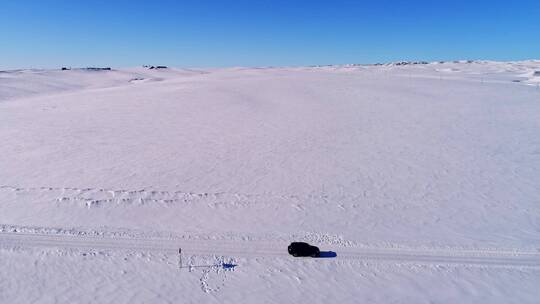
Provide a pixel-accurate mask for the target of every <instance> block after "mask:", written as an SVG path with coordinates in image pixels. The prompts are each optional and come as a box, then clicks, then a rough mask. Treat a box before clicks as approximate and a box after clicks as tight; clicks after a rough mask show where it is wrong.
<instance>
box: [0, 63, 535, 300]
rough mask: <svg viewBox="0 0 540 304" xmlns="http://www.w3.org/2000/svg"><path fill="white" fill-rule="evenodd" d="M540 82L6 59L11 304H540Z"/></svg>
mask: <svg viewBox="0 0 540 304" xmlns="http://www.w3.org/2000/svg"><path fill="white" fill-rule="evenodd" d="M539 74H540V61H524V62H488V61H476V62H448V63H428V64H423V63H421V64H390V65H375V66H367V65H347V66H322V67H295V68H231V69H211V70H210V69H209V70H198V69H197V70H188V69H163V70H148V69H143V68H133V69H120V70H112V71H89V70H84V69H74V70H68V71H59V70H57V71H53V70H20V71H3V72H0V155H1V156H2V157H0V269H2V271H0V302H1V303H4V302H5V303H16V302H19V303H27V302H38V303H55V302H62V303H72V302H83V303H91V302H99V303H149V302H151V303H179V302H180V303H239V302H244V303H273V302H282V303H291V302H297V303H328V302H333V303H536V302H537V300H538V297H539V296H540V292H539V291H538V287H537V286H538V285H539V284H540V228H539V227H540V188H539V185H540V173H539V172H540V139H539V138H540V137H539V134H540V89H539V88H538V84H539V83H540V82H539V79H540V76H539ZM294 240H302V241H308V242H310V243H312V244H314V245H317V246H319V247H320V248H321V250H323V251H327V252H330V251H331V252H335V253H336V254H337V256H336V257H330V255H329V257H328V258H318V259H298V258H297V259H295V258H292V257H290V256H288V254H287V251H286V247H287V245H288V243H290V242H291V241H294ZM179 248H181V249H182V261H181V263H182V265H179V263H180V260H179V259H180V256H179V254H178V249H179ZM224 263H225V264H226V265H229V266H230V265H233V266H231V267H229V266H227V267H223V265H224ZM180 266H181V267H180Z"/></svg>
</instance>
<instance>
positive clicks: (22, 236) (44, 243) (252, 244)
mask: <svg viewBox="0 0 540 304" xmlns="http://www.w3.org/2000/svg"><path fill="white" fill-rule="evenodd" d="M287 245H288V244H287V243H286V242H275V241H272V242H262V241H228V240H168V239H156V238H104V237H91V236H68V235H50V234H37V233H36V234H34V233H0V247H3V248H6V247H7V248H18V247H30V248H65V249H80V250H84V249H92V250H112V251H138V252H160V253H167V254H177V252H178V248H179V247H182V252H183V253H185V254H187V255H219V256H224V255H226V256H239V257H247V258H257V257H270V258H291V259H292V257H290V256H289V254H288V253H287V251H286V247H287ZM321 249H322V250H323V251H324V250H327V249H331V250H334V251H336V253H337V259H340V260H341V259H343V260H357V261H362V260H363V261H370V262H386V263H395V264H403V263H413V264H429V265H449V264H451V265H464V266H484V267H513V268H518V267H534V268H540V253H537V252H522V251H480V250H478V251H476V250H442V249H440V250H428V249H389V248H363V247H347V248H344V247H337V248H321Z"/></svg>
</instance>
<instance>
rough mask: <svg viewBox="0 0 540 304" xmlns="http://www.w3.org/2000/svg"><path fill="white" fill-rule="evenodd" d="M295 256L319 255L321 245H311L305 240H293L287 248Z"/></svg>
mask: <svg viewBox="0 0 540 304" xmlns="http://www.w3.org/2000/svg"><path fill="white" fill-rule="evenodd" d="M287 249H288V250H289V254H290V255H292V256H293V257H312V258H315V257H318V256H319V254H320V253H321V251H320V250H319V247H315V246H311V245H310V244H308V243H304V242H293V243H291V244H290V245H289V247H288V248H287Z"/></svg>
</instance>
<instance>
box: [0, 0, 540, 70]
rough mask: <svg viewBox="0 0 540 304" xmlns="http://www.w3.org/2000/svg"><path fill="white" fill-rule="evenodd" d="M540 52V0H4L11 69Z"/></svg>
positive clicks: (4, 61) (1, 38)
mask: <svg viewBox="0 0 540 304" xmlns="http://www.w3.org/2000/svg"><path fill="white" fill-rule="evenodd" d="M531 58H536V59H540V0H524V1H519V0H506V1H498V0H491V1H487V0H486V1H484V0H476V1H475V0H470V1H462V0H446V1H443V0H440V1H438V0H433V1H419V0H418V1H415V0H409V1H405V0H404V1H397V0H395V1H390V0H386V1H385V0H382V1H381V0H379V1H375V0H373V1H361V0H357V1H339V0H336V1H331V0H327V1H317V0H311V1H308V0H305V1H304V0H288V1H281V0H274V1H262V0H251V1H233V0H230V1H225V0H223V1H205V0H200V1H180V0H178V1H172V0H146V1H136V0H129V1H128V0H109V1H107V0H33V1H31V0H1V1H0V69H8V68H29V67H44V68H54V67H59V66H74V67H75V66H112V67H121V66H138V65H142V64H164V65H171V66H180V67H182V66H183V67H221V66H270V65H272V66H285V65H313V64H344V63H374V62H388V61H395V60H428V61H431V60H453V59H492V60H520V59H531Z"/></svg>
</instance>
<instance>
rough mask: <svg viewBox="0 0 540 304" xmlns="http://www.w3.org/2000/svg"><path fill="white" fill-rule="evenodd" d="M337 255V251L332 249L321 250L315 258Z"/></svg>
mask: <svg viewBox="0 0 540 304" xmlns="http://www.w3.org/2000/svg"><path fill="white" fill-rule="evenodd" d="M335 257H337V253H335V252H334V251H321V252H320V253H319V255H318V256H316V257H315V258H323V259H324V258H335Z"/></svg>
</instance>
